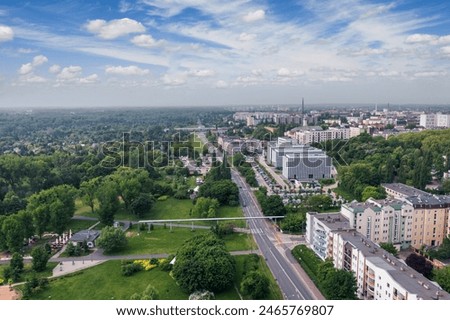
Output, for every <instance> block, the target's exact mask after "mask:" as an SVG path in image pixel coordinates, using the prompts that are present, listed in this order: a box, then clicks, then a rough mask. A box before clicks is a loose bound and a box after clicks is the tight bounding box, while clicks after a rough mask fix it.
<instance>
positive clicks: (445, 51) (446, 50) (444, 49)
mask: <svg viewBox="0 0 450 320" xmlns="http://www.w3.org/2000/svg"><path fill="white" fill-rule="evenodd" d="M441 52H442V53H443V54H446V55H450V46H447V47H442V48H441Z"/></svg>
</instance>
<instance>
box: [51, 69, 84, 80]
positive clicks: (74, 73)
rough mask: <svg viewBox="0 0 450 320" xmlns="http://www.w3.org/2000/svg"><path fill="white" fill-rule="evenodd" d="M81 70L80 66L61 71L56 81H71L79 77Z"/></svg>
mask: <svg viewBox="0 0 450 320" xmlns="http://www.w3.org/2000/svg"><path fill="white" fill-rule="evenodd" d="M82 71H83V68H81V67H80V66H69V67H65V68H63V69H62V70H61V72H60V73H59V74H58V75H57V78H58V80H61V81H71V80H74V79H77V78H79V77H80V75H81V72H82Z"/></svg>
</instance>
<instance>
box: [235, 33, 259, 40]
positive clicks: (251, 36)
mask: <svg viewBox="0 0 450 320" xmlns="http://www.w3.org/2000/svg"><path fill="white" fill-rule="evenodd" d="M255 38H256V34H254V33H246V32H243V33H241V34H240V35H239V41H252V40H254V39H255Z"/></svg>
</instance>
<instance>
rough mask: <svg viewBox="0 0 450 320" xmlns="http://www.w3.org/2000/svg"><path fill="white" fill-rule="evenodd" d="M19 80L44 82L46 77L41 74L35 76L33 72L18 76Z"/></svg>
mask: <svg viewBox="0 0 450 320" xmlns="http://www.w3.org/2000/svg"><path fill="white" fill-rule="evenodd" d="M20 81H21V82H26V83H44V82H47V79H45V78H43V77H41V76H37V75H35V74H27V75H25V76H22V77H21V78H20Z"/></svg>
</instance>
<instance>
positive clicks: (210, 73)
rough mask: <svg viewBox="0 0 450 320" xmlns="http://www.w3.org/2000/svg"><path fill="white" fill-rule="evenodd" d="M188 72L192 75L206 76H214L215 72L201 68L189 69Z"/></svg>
mask: <svg viewBox="0 0 450 320" xmlns="http://www.w3.org/2000/svg"><path fill="white" fill-rule="evenodd" d="M188 74H189V75H190V76H192V77H199V78H206V77H212V76H214V75H215V74H216V72H215V71H214V70H211V69H202V70H191V71H189V72H188Z"/></svg>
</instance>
